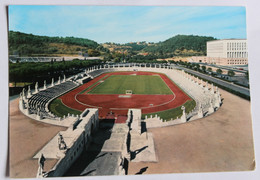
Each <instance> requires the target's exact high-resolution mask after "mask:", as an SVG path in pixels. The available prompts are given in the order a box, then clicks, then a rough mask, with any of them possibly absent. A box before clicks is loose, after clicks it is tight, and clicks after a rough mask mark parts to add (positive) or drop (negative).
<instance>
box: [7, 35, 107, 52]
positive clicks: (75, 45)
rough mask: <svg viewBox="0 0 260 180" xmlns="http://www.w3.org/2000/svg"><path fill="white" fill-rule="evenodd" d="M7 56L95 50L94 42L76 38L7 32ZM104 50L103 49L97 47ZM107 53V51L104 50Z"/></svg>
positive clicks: (96, 45)
mask: <svg viewBox="0 0 260 180" xmlns="http://www.w3.org/2000/svg"><path fill="white" fill-rule="evenodd" d="M8 41H9V54H19V55H20V56H49V55H50V54H78V52H80V51H81V52H83V53H84V52H86V53H87V51H88V50H89V49H92V50H96V49H97V48H98V47H99V44H98V43H97V42H95V41H92V40H89V39H85V38H76V37H49V36H38V35H32V34H26V33H21V32H14V31H9V36H8ZM99 48H100V49H101V50H104V48H103V47H99ZM105 51H107V50H105Z"/></svg>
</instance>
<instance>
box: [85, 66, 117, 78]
mask: <svg viewBox="0 0 260 180" xmlns="http://www.w3.org/2000/svg"><path fill="white" fill-rule="evenodd" d="M113 71H115V69H113V68H108V69H98V70H95V71H92V72H89V73H88V74H89V75H90V76H91V77H93V78H95V77H97V76H99V75H101V74H103V73H106V72H113Z"/></svg>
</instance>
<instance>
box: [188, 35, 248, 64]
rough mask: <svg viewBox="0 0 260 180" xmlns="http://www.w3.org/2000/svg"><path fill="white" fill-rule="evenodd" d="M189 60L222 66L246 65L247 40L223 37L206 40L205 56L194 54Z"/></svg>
mask: <svg viewBox="0 0 260 180" xmlns="http://www.w3.org/2000/svg"><path fill="white" fill-rule="evenodd" d="M190 61H191V62H202V63H207V64H216V65H223V66H237V65H247V64H248V51H247V40H246V39H223V40H214V41H208V42H207V56H197V57H196V56H194V57H192V58H191V59H190Z"/></svg>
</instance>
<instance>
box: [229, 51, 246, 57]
mask: <svg viewBox="0 0 260 180" xmlns="http://www.w3.org/2000/svg"><path fill="white" fill-rule="evenodd" d="M227 58H247V52H227Z"/></svg>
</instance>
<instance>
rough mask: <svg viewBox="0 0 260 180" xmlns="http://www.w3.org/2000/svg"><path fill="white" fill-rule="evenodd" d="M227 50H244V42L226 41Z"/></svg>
mask: <svg viewBox="0 0 260 180" xmlns="http://www.w3.org/2000/svg"><path fill="white" fill-rule="evenodd" d="M227 50H246V42H237V43H227Z"/></svg>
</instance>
